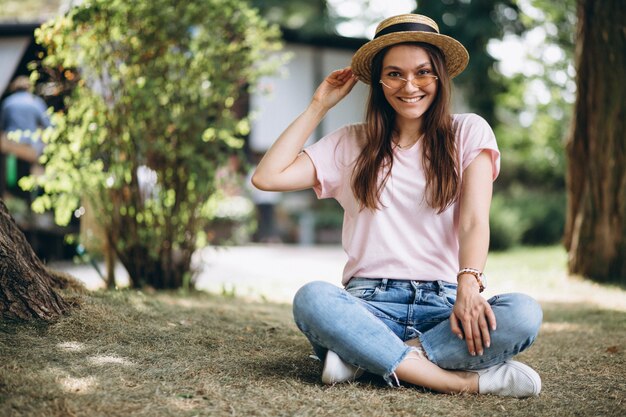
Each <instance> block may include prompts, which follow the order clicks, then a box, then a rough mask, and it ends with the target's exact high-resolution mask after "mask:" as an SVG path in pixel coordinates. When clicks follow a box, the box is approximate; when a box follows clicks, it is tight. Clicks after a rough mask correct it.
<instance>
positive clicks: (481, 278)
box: [456, 268, 487, 292]
mask: <svg viewBox="0 0 626 417" xmlns="http://www.w3.org/2000/svg"><path fill="white" fill-rule="evenodd" d="M456 280H457V283H458V284H459V285H461V282H463V283H464V285H467V284H469V283H472V284H473V286H475V287H477V288H478V291H479V292H483V291H484V290H485V288H486V282H487V279H486V277H485V274H483V273H482V272H481V271H479V270H478V269H474V268H461V270H460V271H459V272H458V273H457V274H456Z"/></svg>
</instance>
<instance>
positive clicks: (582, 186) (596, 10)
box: [564, 0, 626, 283]
mask: <svg viewBox="0 0 626 417" xmlns="http://www.w3.org/2000/svg"><path fill="white" fill-rule="evenodd" d="M624 22H626V3H624V2H623V0H606V1H594V0H579V1H578V30H577V34H576V69H577V81H576V83H577V89H578V92H577V98H576V104H575V110H574V112H575V113H574V117H573V123H572V131H571V136H570V138H569V141H568V144H567V155H568V160H569V164H568V172H567V188H568V190H567V191H568V208H567V220H566V228H565V240H564V243H565V247H566V249H567V250H568V253H569V257H568V266H569V271H570V273H573V274H580V275H584V276H586V277H589V278H591V279H594V280H596V281H601V282H604V281H619V282H622V283H624V282H626V111H625V107H626V106H625V103H626V101H624V97H626V82H624V80H626V54H625V53H624V51H626V26H625V24H624Z"/></svg>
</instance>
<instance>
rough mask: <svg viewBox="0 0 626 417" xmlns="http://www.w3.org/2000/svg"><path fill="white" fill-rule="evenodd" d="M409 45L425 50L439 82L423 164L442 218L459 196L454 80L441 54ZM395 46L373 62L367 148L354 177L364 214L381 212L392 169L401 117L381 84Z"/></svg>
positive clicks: (430, 197) (428, 116)
mask: <svg viewBox="0 0 626 417" xmlns="http://www.w3.org/2000/svg"><path fill="white" fill-rule="evenodd" d="M410 45H416V46H419V47H421V48H424V49H425V50H426V52H427V53H428V55H429V57H430V60H431V62H432V65H433V70H434V72H435V74H436V75H437V76H438V77H439V80H438V81H436V82H438V83H439V86H438V87H439V88H438V89H437V95H436V96H435V99H434V101H433V103H432V104H431V106H430V107H429V108H428V110H427V111H426V112H425V113H424V115H423V118H424V123H423V128H424V132H423V133H424V137H423V139H422V140H423V144H422V149H423V152H422V164H423V167H424V172H425V173H426V202H427V203H428V204H429V205H430V206H431V207H433V208H434V209H436V210H437V213H441V212H443V211H444V210H445V209H446V208H448V207H449V206H450V205H451V204H453V203H454V202H455V201H456V200H457V199H458V197H459V194H460V180H459V161H458V151H457V147H456V140H455V135H454V130H453V128H452V116H451V115H450V91H451V83H450V77H449V76H448V72H447V70H446V67H445V60H444V57H443V54H442V53H441V51H440V50H439V49H438V48H436V47H434V46H432V45H430V44H426V43H410ZM393 46H396V45H393ZM393 46H390V47H387V48H385V49H383V50H381V51H380V52H379V53H378V54H377V55H376V56H375V57H374V59H373V60H372V78H371V80H372V87H371V88H370V94H369V99H368V104H367V113H366V118H365V123H366V143H365V146H364V147H363V149H362V151H361V153H360V155H359V157H358V159H357V161H356V165H355V167H354V171H353V174H352V191H353V192H354V195H355V196H356V198H357V200H358V201H359V203H360V205H361V208H368V209H372V210H374V209H378V208H379V207H380V195H381V192H382V190H383V188H384V186H385V183H386V182H387V180H388V179H389V176H390V175H391V168H392V167H393V143H392V136H393V133H394V129H395V119H396V112H395V110H394V109H393V107H391V105H390V104H389V103H388V102H387V99H386V98H385V95H384V93H383V91H382V86H381V85H380V84H379V83H378V80H380V76H381V72H382V63H383V59H384V57H385V54H386V53H387V51H388V50H389V49H390V48H391V47H393Z"/></svg>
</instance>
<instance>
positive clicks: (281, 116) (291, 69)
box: [250, 44, 368, 152]
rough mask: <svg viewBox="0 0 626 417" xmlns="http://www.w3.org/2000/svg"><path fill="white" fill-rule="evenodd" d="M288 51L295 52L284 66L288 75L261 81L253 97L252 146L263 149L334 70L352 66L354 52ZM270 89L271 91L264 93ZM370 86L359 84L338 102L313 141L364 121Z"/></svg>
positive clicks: (298, 47)
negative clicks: (344, 126) (340, 128)
mask: <svg viewBox="0 0 626 417" xmlns="http://www.w3.org/2000/svg"><path fill="white" fill-rule="evenodd" d="M284 51H285V52H290V53H292V54H293V57H292V59H291V60H290V61H289V63H288V64H287V65H286V67H285V74H286V75H285V76H284V77H280V76H275V77H268V78H265V79H263V80H261V82H260V83H259V86H258V87H259V88H258V89H257V90H258V92H257V93H254V94H253V95H252V97H251V101H250V107H251V110H252V114H253V117H254V119H253V122H252V131H251V132H250V149H251V150H253V151H255V152H264V151H266V150H267V149H268V148H269V147H270V145H271V144H272V143H273V142H274V141H275V140H276V138H277V137H278V136H279V135H280V134H281V132H282V131H283V130H284V129H285V128H286V127H287V126H288V125H289V124H290V123H291V122H292V121H293V119H295V118H296V117H297V116H298V115H299V114H300V113H301V112H302V111H304V109H305V108H306V106H307V105H308V104H309V102H310V100H311V97H312V96H313V93H314V92H315V89H316V88H317V86H318V85H319V83H320V82H321V81H322V80H323V79H324V77H325V76H326V75H327V74H328V73H330V72H331V71H333V70H335V69H339V68H343V67H346V66H348V65H350V60H351V59H352V55H353V53H354V52H353V51H346V50H337V49H332V48H320V47H315V46H306V45H296V44H287V45H286V46H285V49H284ZM263 91H269V92H270V93H269V94H263ZM367 94H368V87H367V86H366V85H364V84H363V83H359V84H358V85H356V86H355V88H354V89H353V90H352V92H351V93H350V95H349V96H348V97H346V98H345V99H344V100H343V101H342V102H341V103H339V104H338V105H337V106H336V107H335V108H334V109H333V110H331V112H329V114H328V115H327V116H326V118H325V119H324V121H323V122H322V123H321V125H320V127H319V128H318V129H317V131H316V132H315V133H314V134H312V135H311V136H310V138H309V141H308V142H307V143H313V142H314V141H316V140H318V139H320V138H321V137H322V136H324V135H325V134H327V133H330V132H332V131H333V130H335V129H337V128H339V127H341V126H343V125H344V124H348V123H358V122H361V121H362V120H363V115H364V109H365V101H366V99H367Z"/></svg>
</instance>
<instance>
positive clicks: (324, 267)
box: [50, 245, 347, 303]
mask: <svg viewBox="0 0 626 417" xmlns="http://www.w3.org/2000/svg"><path fill="white" fill-rule="evenodd" d="M346 259H347V257H346V255H345V253H344V252H343V249H341V247H340V246H290V245H253V246H233V247H217V248H216V247H208V248H205V249H202V250H200V251H198V253H197V254H196V256H195V259H194V265H195V266H196V267H197V268H199V274H198V276H197V279H196V288H198V289H200V290H208V291H210V292H214V293H222V292H227V293H231V292H233V291H234V293H235V294H236V295H237V296H244V297H252V298H255V299H267V300H271V301H277V302H286V303H291V300H292V299H293V296H294V294H295V293H296V291H297V290H298V288H300V287H301V286H302V285H303V284H305V283H307V282H310V281H315V280H324V281H328V282H331V283H334V284H336V285H340V281H341V273H342V271H343V265H344V263H345V262H346ZM50 266H51V267H52V268H56V269H60V270H64V271H67V272H69V273H70V274H72V275H74V276H75V277H76V278H78V279H80V280H81V281H83V282H84V283H85V285H86V286H87V288H89V289H97V288H102V287H103V282H102V279H101V278H100V277H99V275H98V273H97V271H96V270H95V269H94V268H93V267H92V266H91V265H74V264H72V263H71V262H56V263H51V264H50ZM100 269H101V270H102V271H104V266H103V265H102V264H100ZM116 277H117V281H118V285H122V286H123V285H126V284H127V283H128V274H127V273H126V270H125V269H124V267H123V266H121V265H118V266H117V267H116Z"/></svg>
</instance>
